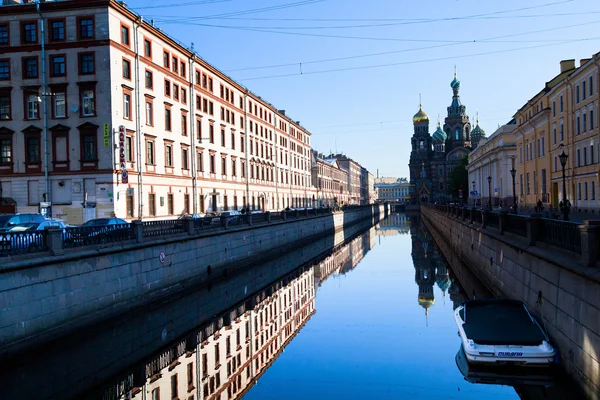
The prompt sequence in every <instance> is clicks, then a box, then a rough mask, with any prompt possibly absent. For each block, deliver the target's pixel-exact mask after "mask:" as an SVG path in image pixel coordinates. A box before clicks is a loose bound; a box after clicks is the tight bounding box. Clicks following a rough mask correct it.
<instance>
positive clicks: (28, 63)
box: [23, 57, 38, 79]
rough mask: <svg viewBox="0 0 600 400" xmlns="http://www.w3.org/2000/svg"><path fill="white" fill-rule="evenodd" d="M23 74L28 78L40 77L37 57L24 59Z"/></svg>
mask: <svg viewBox="0 0 600 400" xmlns="http://www.w3.org/2000/svg"><path fill="white" fill-rule="evenodd" d="M23 76H24V77H25V78H28V79H30V78H37V77H38V60H37V57H33V58H24V59H23Z"/></svg>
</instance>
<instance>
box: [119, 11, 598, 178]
mask: <svg viewBox="0 0 600 400" xmlns="http://www.w3.org/2000/svg"><path fill="white" fill-rule="evenodd" d="M127 5H128V7H130V8H131V9H133V10H135V11H136V12H137V13H139V14H141V15H143V16H144V18H145V19H147V20H148V19H154V20H155V24H156V26H157V27H160V28H161V29H162V30H163V31H165V32H167V33H168V34H170V35H171V36H173V37H174V38H176V39H178V40H179V41H181V42H182V43H184V44H186V45H188V46H189V45H190V44H191V43H192V42H194V45H195V49H196V51H197V53H198V54H199V55H200V56H202V57H203V58H204V59H206V60H207V61H208V62H209V63H211V64H213V65H214V66H216V67H217V68H219V69H221V70H222V71H224V72H225V73H227V74H228V75H229V76H231V77H232V78H233V79H235V80H237V81H239V82H240V83H242V84H243V85H245V86H247V87H249V88H250V90H252V91H253V92H254V93H256V94H258V95H259V96H261V97H262V98H263V99H265V100H267V101H269V102H270V103H272V104H273V105H275V106H276V107H277V108H279V109H285V110H286V112H287V115H289V116H290V117H291V118H293V119H294V120H299V121H300V122H301V123H302V125H303V126H304V127H305V128H306V129H308V130H309V131H310V132H312V134H313V136H312V146H313V148H315V149H317V150H318V151H321V152H324V153H329V152H330V151H332V152H335V151H338V152H343V153H345V154H347V155H348V156H350V157H352V158H353V159H355V160H356V161H358V162H359V163H361V164H362V165H363V166H365V167H366V168H367V169H368V170H369V171H371V172H372V173H373V174H375V175H376V174H377V170H379V175H380V176H407V175H408V165H407V164H408V159H409V154H410V137H411V135H412V116H413V115H414V114H415V113H416V112H417V111H418V108H419V94H421V95H422V102H423V109H424V110H425V111H426V112H427V113H428V114H429V117H430V120H431V124H430V131H431V132H433V131H434V130H435V129H436V122H437V116H438V114H440V117H441V119H442V121H443V119H444V117H445V114H446V107H447V106H448V105H450V101H451V97H452V90H451V89H450V81H451V80H452V78H453V72H454V66H455V65H456V68H457V72H458V78H459V80H460V81H461V84H462V86H461V92H460V95H461V100H462V102H463V104H465V105H466V106H467V112H468V113H469V115H470V116H471V117H472V119H473V120H475V116H476V113H477V112H479V122H480V125H481V127H482V128H483V129H485V130H486V133H487V134H491V133H493V132H494V130H495V129H496V128H497V127H498V124H503V123H505V122H507V121H509V120H510V119H511V117H512V115H513V114H514V113H515V111H516V110H517V109H518V108H520V107H521V106H522V105H523V104H524V103H525V102H526V101H527V100H528V99H529V98H531V97H533V96H534V95H535V94H536V93H537V92H538V91H539V90H541V89H542V88H543V85H544V83H545V82H546V81H548V80H550V79H551V78H552V77H554V76H555V75H556V74H558V72H559V62H560V60H562V59H571V58H573V59H576V60H578V61H577V65H579V60H580V59H582V58H588V57H591V56H592V55H593V54H595V53H597V52H598V51H600V29H599V27H600V2H598V1H597V0H528V1H523V0H504V1H502V2H500V1H491V0H419V1H408V0H368V1H365V0H255V1H248V0H196V1H194V0H129V1H127ZM243 11H249V12H243ZM332 36H335V37H332ZM381 53H383V54H381ZM375 54H377V55H375ZM333 59H337V60H333ZM315 61H316V62H315ZM274 65H278V66H279V67H272V66H274ZM281 65H283V66H281ZM264 67H272V68H264ZM249 68H252V69H249ZM300 72H302V74H300ZM473 123H474V121H473Z"/></svg>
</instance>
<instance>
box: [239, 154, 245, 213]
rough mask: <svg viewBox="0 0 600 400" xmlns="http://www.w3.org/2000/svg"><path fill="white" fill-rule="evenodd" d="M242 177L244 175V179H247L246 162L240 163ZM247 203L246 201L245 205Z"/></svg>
mask: <svg viewBox="0 0 600 400" xmlns="http://www.w3.org/2000/svg"><path fill="white" fill-rule="evenodd" d="M240 175H242V178H245V177H246V161H242V162H240ZM245 203H246V202H245V201H244V204H245Z"/></svg>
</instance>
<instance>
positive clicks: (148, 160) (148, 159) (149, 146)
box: [146, 140, 154, 165]
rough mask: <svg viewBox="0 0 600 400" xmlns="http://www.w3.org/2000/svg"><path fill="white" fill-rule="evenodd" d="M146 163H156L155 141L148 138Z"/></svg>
mask: <svg viewBox="0 0 600 400" xmlns="http://www.w3.org/2000/svg"><path fill="white" fill-rule="evenodd" d="M146 165H154V141H153V140H146Z"/></svg>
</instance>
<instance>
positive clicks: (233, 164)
mask: <svg viewBox="0 0 600 400" xmlns="http://www.w3.org/2000/svg"><path fill="white" fill-rule="evenodd" d="M236 174H237V171H236V169H235V160H231V176H236Z"/></svg>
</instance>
